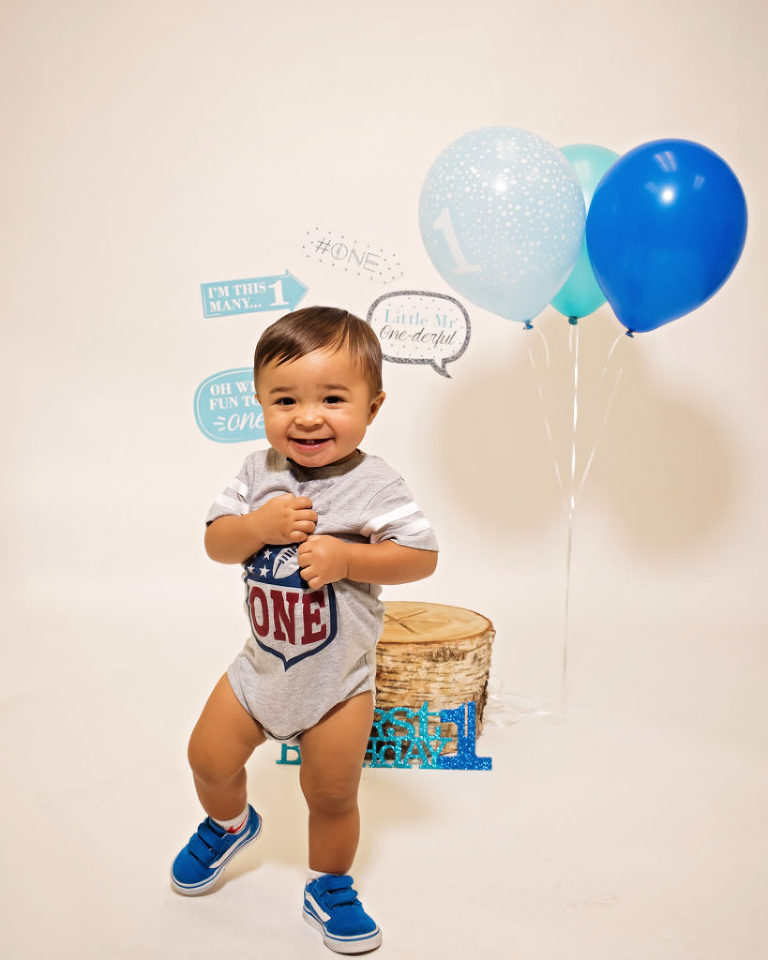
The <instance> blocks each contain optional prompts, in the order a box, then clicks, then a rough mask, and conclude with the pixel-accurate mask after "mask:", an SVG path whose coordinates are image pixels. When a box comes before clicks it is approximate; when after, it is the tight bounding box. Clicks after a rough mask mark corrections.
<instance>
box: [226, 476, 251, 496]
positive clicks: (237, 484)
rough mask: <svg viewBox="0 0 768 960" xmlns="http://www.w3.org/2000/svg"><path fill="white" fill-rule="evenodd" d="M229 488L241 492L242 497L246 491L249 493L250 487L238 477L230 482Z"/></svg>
mask: <svg viewBox="0 0 768 960" xmlns="http://www.w3.org/2000/svg"><path fill="white" fill-rule="evenodd" d="M228 489H230V490H234V491H235V493H239V494H240V496H241V497H244V496H245V495H246V493H248V487H247V486H246V485H245V484H244V483H243V482H242V480H238V479H237V477H235V479H234V480H232V481H230V483H229V484H228Z"/></svg>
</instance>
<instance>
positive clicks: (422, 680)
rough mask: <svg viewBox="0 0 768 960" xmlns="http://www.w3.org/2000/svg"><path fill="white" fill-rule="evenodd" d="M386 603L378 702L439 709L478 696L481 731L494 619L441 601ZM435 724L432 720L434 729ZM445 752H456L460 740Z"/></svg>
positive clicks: (378, 665) (378, 657)
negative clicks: (456, 745) (426, 705)
mask: <svg viewBox="0 0 768 960" xmlns="http://www.w3.org/2000/svg"><path fill="white" fill-rule="evenodd" d="M384 606H385V613H384V630H383V633H382V635H381V639H380V640H379V643H378V646H377V648H376V706H377V707H378V708H380V709H381V710H391V709H393V708H395V707H408V708H409V709H410V710H419V709H420V708H421V706H422V705H423V704H424V703H425V702H426V703H428V704H429V710H430V712H433V713H436V712H438V711H440V710H447V709H451V708H453V707H459V706H461V705H462V704H463V703H467V702H469V701H474V703H475V704H476V718H477V727H476V732H477V735H478V736H479V734H480V733H481V732H482V729H483V713H484V711H485V704H486V701H487V699H488V672H489V670H490V666H491V645H492V643H493V638H494V636H495V635H496V631H495V630H494V628H493V624H492V623H491V621H490V620H488V619H487V617H484V616H482V615H481V614H479V613H475V612H474V611H473V610H465V609H464V608H462V607H451V606H446V605H443V604H437V603H408V602H405V601H390V602H388V603H385V605H384ZM435 725H436V723H435V722H433V721H430V728H431V731H432V730H433V729H434V726H435ZM431 731H430V732H431ZM444 752H445V753H451V752H455V745H453V749H451V747H448V748H446V749H445V751H444Z"/></svg>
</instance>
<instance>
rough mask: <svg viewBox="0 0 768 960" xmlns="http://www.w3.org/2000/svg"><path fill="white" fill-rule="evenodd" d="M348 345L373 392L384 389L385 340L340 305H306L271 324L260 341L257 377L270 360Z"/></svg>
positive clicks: (255, 368)
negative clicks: (382, 359) (382, 376)
mask: <svg viewBox="0 0 768 960" xmlns="http://www.w3.org/2000/svg"><path fill="white" fill-rule="evenodd" d="M342 347H348V348H349V352H350V355H351V357H352V362H353V363H356V364H357V365H358V366H359V367H360V370H361V371H362V374H363V376H364V377H365V380H366V382H367V384H368V389H369V390H370V394H371V396H372V397H373V396H376V394H378V393H380V392H381V386H382V383H381V344H380V343H379V340H378V337H377V336H376V334H375V333H374V332H373V330H372V329H371V326H370V324H368V323H366V322H365V320H361V319H360V317H356V316H355V315H354V314H353V313H349V312H348V311H347V310H340V309H338V308H337V307H304V308H303V309H301V310H294V312H293V313H287V314H286V315H285V316H284V317H281V318H280V319H279V320H276V321H275V323H273V324H271V326H269V327H267V329H266V330H265V331H264V333H262V335H261V337H260V338H259V342H258V343H257V344H256V352H255V354H254V357H253V379H254V382H255V383H257V387H256V389H257V390H258V379H259V373H260V372H261V371H262V370H263V368H264V367H265V366H266V365H267V364H268V363H273V362H274V363H277V364H278V365H279V364H281V363H290V361H291V360H298V359H299V357H304V356H306V355H307V354H308V353H312V352H313V351H314V350H331V351H335V350H340V349H342Z"/></svg>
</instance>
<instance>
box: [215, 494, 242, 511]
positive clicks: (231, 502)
mask: <svg viewBox="0 0 768 960" xmlns="http://www.w3.org/2000/svg"><path fill="white" fill-rule="evenodd" d="M216 503H218V505H219V506H220V507H226V508H227V510H230V511H231V512H232V513H237V514H240V516H242V515H243V514H244V513H248V504H246V503H243V501H242V500H235V498H234V497H228V496H227V495H226V494H225V493H221V494H219V496H218V497H216Z"/></svg>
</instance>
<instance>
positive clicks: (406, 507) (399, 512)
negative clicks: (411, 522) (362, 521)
mask: <svg viewBox="0 0 768 960" xmlns="http://www.w3.org/2000/svg"><path fill="white" fill-rule="evenodd" d="M418 512H419V507H418V504H416V503H414V501H413V500H411V502H410V503H404V504H403V505H402V506H401V507H397V508H396V509H395V510H390V511H389V513H382V514H381V516H378V517H374V518H373V520H369V521H368V523H366V525H365V526H364V527H363V529H362V530H361V531H360V532H361V533H362V535H363V536H364V537H368V536H370V535H371V534H372V533H376V531H377V530H381V528H382V527H386V525H387V524H388V523H393V522H394V521H395V520H404V519H405V518H406V517H412V516H413V514H414V513H418Z"/></svg>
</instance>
